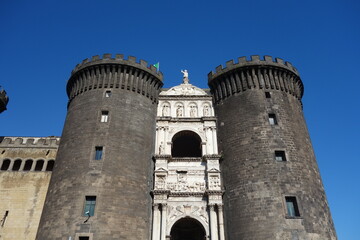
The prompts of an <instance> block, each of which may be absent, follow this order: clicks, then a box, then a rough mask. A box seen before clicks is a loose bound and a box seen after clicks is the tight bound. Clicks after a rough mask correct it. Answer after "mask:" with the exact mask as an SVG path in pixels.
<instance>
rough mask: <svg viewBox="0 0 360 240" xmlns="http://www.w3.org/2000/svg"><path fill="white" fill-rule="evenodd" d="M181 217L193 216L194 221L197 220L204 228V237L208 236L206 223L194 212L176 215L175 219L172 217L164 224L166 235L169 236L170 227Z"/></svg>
mask: <svg viewBox="0 0 360 240" xmlns="http://www.w3.org/2000/svg"><path fill="white" fill-rule="evenodd" d="M182 218H193V219H195V220H196V221H198V222H199V223H200V224H201V225H202V227H203V229H204V230H205V235H206V239H208V238H209V235H210V233H209V226H208V224H207V223H206V222H204V220H202V219H201V218H200V217H199V216H196V215H194V214H186V215H185V214H184V215H180V216H178V217H176V218H175V219H173V220H172V221H170V222H168V224H167V226H166V236H170V234H171V229H172V227H173V226H174V224H175V223H176V222H177V221H179V220H180V219H182Z"/></svg>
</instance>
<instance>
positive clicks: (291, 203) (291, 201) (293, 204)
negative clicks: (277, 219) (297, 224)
mask: <svg viewBox="0 0 360 240" xmlns="http://www.w3.org/2000/svg"><path fill="white" fill-rule="evenodd" d="M285 201H286V211H287V216H288V217H300V212H299V207H298V204H297V201H296V197H285Z"/></svg>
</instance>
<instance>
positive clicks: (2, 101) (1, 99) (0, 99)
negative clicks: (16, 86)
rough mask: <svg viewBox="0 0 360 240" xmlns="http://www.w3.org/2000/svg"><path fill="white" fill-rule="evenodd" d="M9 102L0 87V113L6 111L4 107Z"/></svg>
mask: <svg viewBox="0 0 360 240" xmlns="http://www.w3.org/2000/svg"><path fill="white" fill-rule="evenodd" d="M8 102H9V97H8V96H7V95H6V92H5V90H4V89H2V88H1V86H0V113H2V112H3V111H5V110H6V105H7V104H8Z"/></svg>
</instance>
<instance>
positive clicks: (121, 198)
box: [37, 55, 162, 240]
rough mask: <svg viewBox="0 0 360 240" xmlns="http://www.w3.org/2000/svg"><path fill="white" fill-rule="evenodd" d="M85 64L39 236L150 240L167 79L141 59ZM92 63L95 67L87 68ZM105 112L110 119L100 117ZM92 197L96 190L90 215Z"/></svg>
mask: <svg viewBox="0 0 360 240" xmlns="http://www.w3.org/2000/svg"><path fill="white" fill-rule="evenodd" d="M84 64H85V65H84ZM84 64H83V65H82V66H81V67H77V68H76V69H77V70H76V71H80V72H76V71H75V72H73V73H72V77H71V78H70V80H69V82H68V93H69V99H70V102H69V105H68V112H67V117H66V121H65V126H64V129H63V133H62V138H61V144H60V146H59V152H58V156H57V160H56V161H57V164H56V166H55V169H54V173H53V175H52V179H51V182H50V186H49V191H48V194H47V197H46V202H45V207H44V210H43V214H42V217H41V222H40V228H39V231H38V234H37V239H38V240H43V239H53V240H67V239H69V237H72V239H76V240H78V239H79V237H80V236H89V237H90V239H107V240H111V239H113V240H115V239H128V240H131V239H134V240H135V239H142V240H146V239H149V238H150V236H151V234H150V230H151V229H150V226H151V196H150V190H151V181H152V171H153V167H152V156H153V154H154V149H155V146H154V143H155V118H156V109H157V94H156V93H158V92H159V88H160V87H161V85H162V83H161V81H160V80H159V79H158V78H157V77H156V74H155V73H152V72H151V71H148V70H147V69H143V68H146V64H145V66H143V65H144V64H143V65H141V64H138V63H136V62H135V60H132V61H130V60H129V61H126V60H123V59H120V58H119V59H113V60H110V59H109V58H108V56H106V58H105V55H104V60H98V59H95V60H94V61H93V62H91V63H84ZM97 64H99V65H97ZM79 69H80V70H79ZM89 69H90V70H91V69H94V72H92V73H91V74H90V73H89V74H86V72H91V71H90V70H89ZM96 69H97V70H96ZM110 69H112V70H113V72H112V70H111V71H110ZM107 70H109V71H107ZM150 72H151V73H150ZM145 73H146V74H145ZM149 74H154V75H151V76H150V75H149ZM148 80H149V81H151V82H147V81H148ZM93 82H97V83H96V84H92V83H93ZM116 82H118V83H119V84H117V83H116ZM139 83H141V84H140V86H141V87H140V88H136V87H135V86H139ZM144 85H145V86H146V91H145V88H143V86H144ZM76 89H78V90H79V91H78V90H76ZM106 91H111V95H110V96H109V95H107V94H106ZM149 93H151V94H149ZM102 111H107V112H108V121H107V122H101V121H100V119H101V113H102ZM96 146H102V147H103V155H102V158H101V160H95V147H96ZM86 196H96V206H95V214H94V216H91V217H90V218H89V219H88V221H85V220H86V219H87V216H85V215H84V203H85V197H86Z"/></svg>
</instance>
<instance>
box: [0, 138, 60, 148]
mask: <svg viewBox="0 0 360 240" xmlns="http://www.w3.org/2000/svg"><path fill="white" fill-rule="evenodd" d="M59 143H60V138H59V137H0V148H29V147H31V148H58V147H59Z"/></svg>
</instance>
